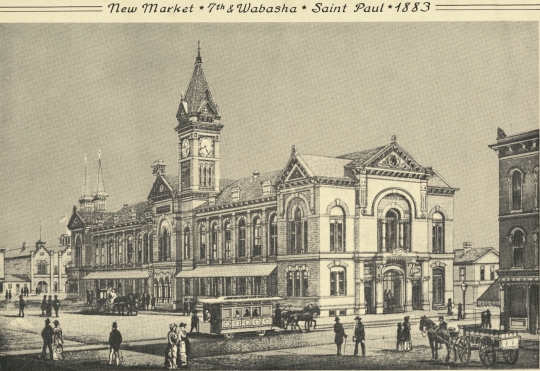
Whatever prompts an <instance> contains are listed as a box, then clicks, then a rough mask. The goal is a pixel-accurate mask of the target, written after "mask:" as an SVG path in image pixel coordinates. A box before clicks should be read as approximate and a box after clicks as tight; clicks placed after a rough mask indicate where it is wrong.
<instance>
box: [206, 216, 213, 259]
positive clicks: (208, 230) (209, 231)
mask: <svg viewBox="0 0 540 371" xmlns="http://www.w3.org/2000/svg"><path fill="white" fill-rule="evenodd" d="M204 222H205V223H206V247H205V250H206V264H207V265H210V261H211V260H212V246H211V245H212V227H211V225H210V218H209V217H208V218H206V219H205V221H204Z"/></svg>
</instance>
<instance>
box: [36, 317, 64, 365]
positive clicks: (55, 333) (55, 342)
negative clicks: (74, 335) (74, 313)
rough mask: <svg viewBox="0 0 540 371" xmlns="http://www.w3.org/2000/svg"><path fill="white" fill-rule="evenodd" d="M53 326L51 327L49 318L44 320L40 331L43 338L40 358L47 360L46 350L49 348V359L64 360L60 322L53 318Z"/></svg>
mask: <svg viewBox="0 0 540 371" xmlns="http://www.w3.org/2000/svg"><path fill="white" fill-rule="evenodd" d="M53 324H54V328H52V327H51V320H50V319H48V318H47V319H46V320H45V327H44V328H43V330H42V331H41V337H42V339H43V349H42V351H41V359H43V360H47V358H46V353H47V352H46V351H47V349H49V356H50V359H51V360H54V361H62V360H64V340H63V337H62V329H61V328H60V322H59V321H58V320H55V321H54V322H53Z"/></svg>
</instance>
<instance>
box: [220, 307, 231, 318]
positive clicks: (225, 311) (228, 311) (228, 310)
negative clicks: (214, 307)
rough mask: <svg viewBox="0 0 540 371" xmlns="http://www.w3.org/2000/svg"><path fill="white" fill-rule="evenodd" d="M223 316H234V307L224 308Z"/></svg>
mask: <svg viewBox="0 0 540 371" xmlns="http://www.w3.org/2000/svg"><path fill="white" fill-rule="evenodd" d="M222 317H223V318H231V317H232V309H230V308H229V309H223V316H222Z"/></svg>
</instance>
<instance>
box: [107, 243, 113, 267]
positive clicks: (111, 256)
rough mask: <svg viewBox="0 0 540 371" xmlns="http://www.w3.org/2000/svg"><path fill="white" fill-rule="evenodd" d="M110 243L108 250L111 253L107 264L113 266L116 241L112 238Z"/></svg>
mask: <svg viewBox="0 0 540 371" xmlns="http://www.w3.org/2000/svg"><path fill="white" fill-rule="evenodd" d="M107 242H108V245H109V246H108V247H107V250H108V252H109V254H108V259H107V264H109V265H111V264H114V240H113V239H112V238H109V241H107Z"/></svg>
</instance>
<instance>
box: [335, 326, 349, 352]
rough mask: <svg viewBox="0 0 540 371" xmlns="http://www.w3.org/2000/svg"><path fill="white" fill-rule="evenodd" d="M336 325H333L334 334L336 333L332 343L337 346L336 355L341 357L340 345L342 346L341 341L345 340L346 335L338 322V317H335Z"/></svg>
mask: <svg viewBox="0 0 540 371" xmlns="http://www.w3.org/2000/svg"><path fill="white" fill-rule="evenodd" d="M334 321H335V322H336V323H334V332H335V333H336V335H335V338H334V342H335V343H336V346H337V355H338V356H340V355H341V345H342V344H343V340H344V339H346V338H347V335H346V334H345V329H344V328H343V325H342V324H341V323H340V322H339V317H336V318H335V319H334Z"/></svg>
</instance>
